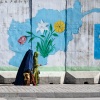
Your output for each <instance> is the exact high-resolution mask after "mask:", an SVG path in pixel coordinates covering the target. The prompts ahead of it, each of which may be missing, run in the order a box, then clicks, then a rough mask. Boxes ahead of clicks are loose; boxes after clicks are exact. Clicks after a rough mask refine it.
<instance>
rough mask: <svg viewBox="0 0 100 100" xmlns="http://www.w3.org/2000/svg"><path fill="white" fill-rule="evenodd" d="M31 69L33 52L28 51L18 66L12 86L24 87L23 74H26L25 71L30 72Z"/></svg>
mask: <svg viewBox="0 0 100 100" xmlns="http://www.w3.org/2000/svg"><path fill="white" fill-rule="evenodd" d="M32 68H33V51H32V50H30V49H29V50H28V51H27V52H26V54H25V56H24V58H23V60H22V62H21V64H20V67H19V69H18V72H17V75H16V79H15V82H14V85H24V76H23V73H24V72H26V71H27V70H28V71H31V70H32Z"/></svg>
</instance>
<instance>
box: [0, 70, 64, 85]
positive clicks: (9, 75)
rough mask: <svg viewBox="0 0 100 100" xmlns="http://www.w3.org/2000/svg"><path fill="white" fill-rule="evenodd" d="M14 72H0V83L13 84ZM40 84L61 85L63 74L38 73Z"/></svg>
mask: <svg viewBox="0 0 100 100" xmlns="http://www.w3.org/2000/svg"><path fill="white" fill-rule="evenodd" d="M16 74H17V72H16V71H3V72H0V83H1V84H3V83H4V84H8V83H13V82H14V81H15V78H16ZM39 76H40V82H39V83H40V84H63V82H64V76H65V72H40V75H39Z"/></svg>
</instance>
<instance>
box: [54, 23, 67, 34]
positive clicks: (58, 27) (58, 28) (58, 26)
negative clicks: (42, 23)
mask: <svg viewBox="0 0 100 100" xmlns="http://www.w3.org/2000/svg"><path fill="white" fill-rule="evenodd" d="M54 30H55V31H56V32H57V33H62V32H63V31H64V30H65V23H64V22H63V21H57V22H56V23H55V24H54Z"/></svg>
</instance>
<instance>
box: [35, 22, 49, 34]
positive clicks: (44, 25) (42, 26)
mask: <svg viewBox="0 0 100 100" xmlns="http://www.w3.org/2000/svg"><path fill="white" fill-rule="evenodd" d="M47 26H48V23H45V22H43V20H41V22H40V23H38V28H37V29H36V32H39V31H40V32H41V33H43V32H44V30H48V27H47Z"/></svg>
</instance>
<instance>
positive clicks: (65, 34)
mask: <svg viewBox="0 0 100 100" xmlns="http://www.w3.org/2000/svg"><path fill="white" fill-rule="evenodd" d="M66 32H67V0H66V4H65V33H64V36H65V72H66V71H67V69H66V67H67V66H66V64H67V33H66Z"/></svg>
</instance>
